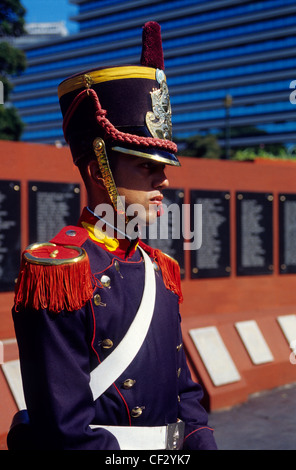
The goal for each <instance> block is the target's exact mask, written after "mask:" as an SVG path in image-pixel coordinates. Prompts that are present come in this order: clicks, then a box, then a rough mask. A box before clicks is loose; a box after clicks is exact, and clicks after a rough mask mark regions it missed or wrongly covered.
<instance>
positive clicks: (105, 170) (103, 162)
mask: <svg viewBox="0 0 296 470" xmlns="http://www.w3.org/2000/svg"><path fill="white" fill-rule="evenodd" d="M93 149H94V152H95V155H96V157H97V162H98V165H99V168H100V171H101V174H102V178H103V180H104V183H105V186H106V189H107V191H108V194H109V196H110V199H111V202H112V204H113V207H114V209H115V210H116V211H117V212H118V213H119V214H125V209H124V206H123V204H122V200H121V198H120V196H119V194H118V191H117V188H116V185H115V181H114V179H113V175H112V172H111V168H110V165H109V161H108V157H107V152H106V147H105V142H104V141H103V139H101V138H100V137H97V138H96V139H95V140H94V141H93Z"/></svg>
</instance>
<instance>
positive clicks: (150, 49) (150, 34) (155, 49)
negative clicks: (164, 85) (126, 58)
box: [141, 21, 164, 70]
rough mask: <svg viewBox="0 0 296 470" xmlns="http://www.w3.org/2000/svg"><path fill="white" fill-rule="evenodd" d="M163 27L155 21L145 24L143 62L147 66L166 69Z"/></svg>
mask: <svg viewBox="0 0 296 470" xmlns="http://www.w3.org/2000/svg"><path fill="white" fill-rule="evenodd" d="M160 30H161V27H160V25H159V24H158V23H156V22H155V21H148V23H145V24H144V26H143V34H142V56H141V64H142V65H144V66H146V67H153V68H155V69H160V70H164V59H163V49H162V40H161V33H160Z"/></svg>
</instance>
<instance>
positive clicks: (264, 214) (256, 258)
mask: <svg viewBox="0 0 296 470" xmlns="http://www.w3.org/2000/svg"><path fill="white" fill-rule="evenodd" d="M272 213H273V195H272V194H270V193H259V192H237V193H236V224H237V234H236V235H237V237H236V238H237V239H236V241H237V275H256V274H272V272H273V216H272Z"/></svg>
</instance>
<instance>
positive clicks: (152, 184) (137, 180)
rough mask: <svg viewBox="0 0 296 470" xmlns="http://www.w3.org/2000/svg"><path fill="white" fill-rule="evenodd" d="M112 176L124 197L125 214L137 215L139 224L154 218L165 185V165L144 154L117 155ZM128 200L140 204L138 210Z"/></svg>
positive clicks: (158, 209) (159, 210)
mask: <svg viewBox="0 0 296 470" xmlns="http://www.w3.org/2000/svg"><path fill="white" fill-rule="evenodd" d="M113 177H114V180H115V184H116V187H117V190H118V193H119V195H120V196H122V197H123V198H124V202H125V209H126V212H127V215H128V216H129V217H132V214H134V215H135V216H137V217H138V219H139V222H140V224H142V225H148V224H152V223H153V222H155V220H156V217H157V215H159V212H161V205H162V199H163V195H162V191H163V189H165V188H167V187H168V186H169V182H168V179H167V177H166V174H165V165H164V164H163V163H158V162H155V161H154V160H148V159H145V158H139V157H133V156H130V155H120V157H119V158H118V159H117V165H116V169H115V170H114V171H113ZM132 204H137V205H140V207H141V210H140V211H137V213H135V210H134V209H137V208H136V207H135V206H134V207H133V206H132Z"/></svg>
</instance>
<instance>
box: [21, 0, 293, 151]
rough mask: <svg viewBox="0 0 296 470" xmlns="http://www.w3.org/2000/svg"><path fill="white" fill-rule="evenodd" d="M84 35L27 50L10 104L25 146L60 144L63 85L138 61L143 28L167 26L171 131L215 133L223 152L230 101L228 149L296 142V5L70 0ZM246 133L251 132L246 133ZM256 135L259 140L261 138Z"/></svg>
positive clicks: (240, 0)
mask: <svg viewBox="0 0 296 470" xmlns="http://www.w3.org/2000/svg"><path fill="white" fill-rule="evenodd" d="M71 3H74V4H76V5H77V8H78V13H77V15H76V17H75V18H74V20H75V21H77V22H78V24H79V33H77V34H75V35H71V36H68V37H66V38H62V39H59V40H56V41H54V42H51V43H47V44H42V45H40V46H34V47H31V48H27V49H26V54H27V58H28V63H29V66H28V68H27V70H26V71H25V73H24V74H22V75H21V76H20V77H16V78H15V79H14V85H15V88H14V93H13V96H12V101H13V103H14V105H15V106H16V107H17V108H18V109H19V113H20V115H21V117H22V119H23V121H24V122H25V124H26V129H25V132H24V134H23V140H24V141H32V142H44V143H54V142H55V141H63V135H62V130H61V128H62V122H61V115H60V111H59V105H58V99H57V86H58V84H59V83H60V82H61V81H62V80H63V79H64V78H65V77H67V76H69V75H71V74H73V73H76V72H77V71H81V70H85V69H88V68H94V67H97V66H102V65H106V66H108V65H114V64H118V65H120V64H124V63H129V64H133V63H138V62H139V58H140V54H141V28H142V25H143V23H144V22H146V21H149V20H155V21H158V22H159V23H160V24H161V27H162V37H163V48H164V55H165V65H166V75H167V78H168V84H169V89H170V95H171V102H172V108H173V124H174V135H175V136H176V137H179V138H186V137H190V136H192V135H195V134H202V135H203V134H207V133H214V134H216V135H217V136H218V137H219V141H220V143H221V145H222V146H223V144H224V142H223V135H224V134H223V133H224V128H225V116H226V111H225V105H224V99H225V97H226V95H231V96H232V105H231V108H230V118H229V123H230V126H231V129H232V130H233V131H235V132H234V133H233V137H232V146H253V145H257V144H267V143H281V144H284V145H287V146H289V145H295V144H296V134H295V130H296V119H295V118H296V108H295V104H294V105H293V104H292V103H291V102H290V99H289V97H290V93H291V89H290V83H291V82H292V80H295V79H296V55H295V46H296V35H295V13H296V2H295V0H283V1H281V0H263V1H256V2H254V1H248V0H231V1H230V0H211V1H205V0H172V1H159V0H158V1H155V0H150V1H146V0H138V1H137V2H135V1H132V0H100V1H95V0H88V1H87V0H72V2H71ZM246 128H248V132H246ZM260 133H261V134H262V135H260Z"/></svg>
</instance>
